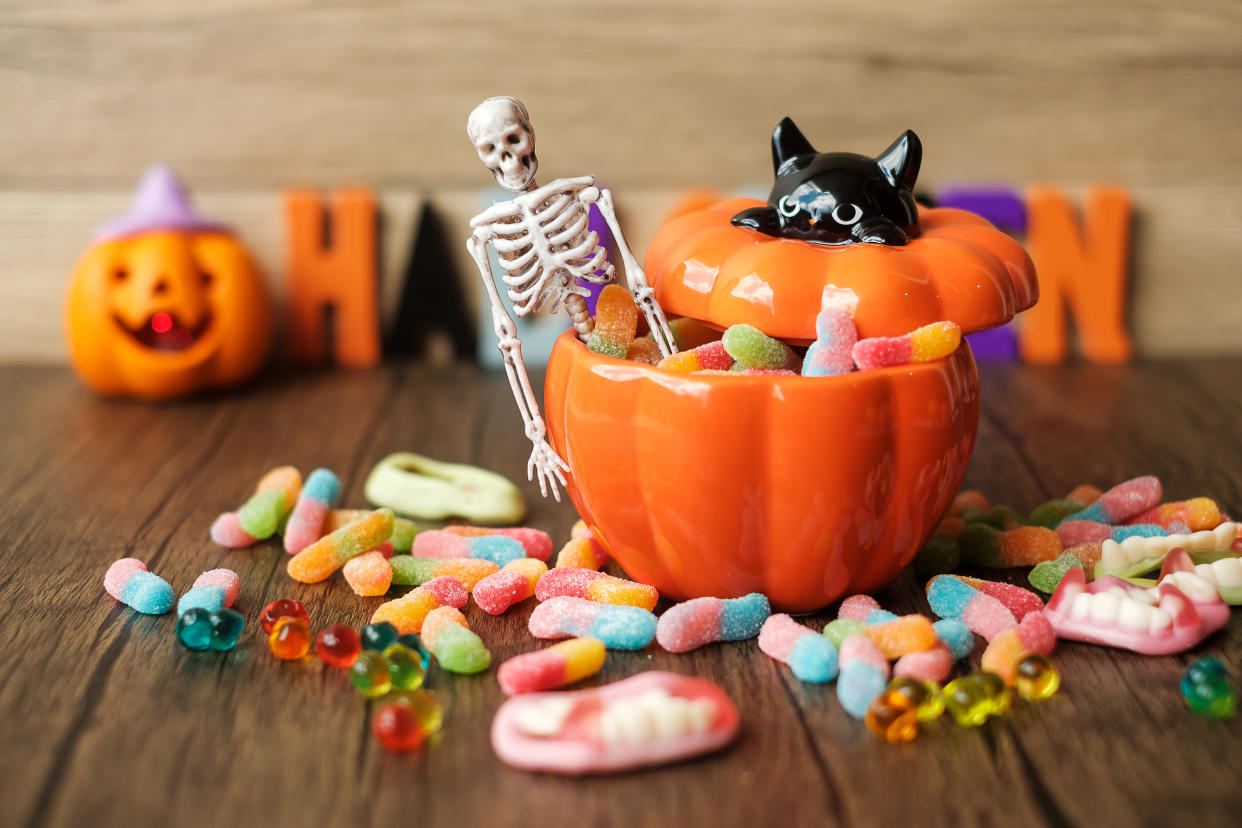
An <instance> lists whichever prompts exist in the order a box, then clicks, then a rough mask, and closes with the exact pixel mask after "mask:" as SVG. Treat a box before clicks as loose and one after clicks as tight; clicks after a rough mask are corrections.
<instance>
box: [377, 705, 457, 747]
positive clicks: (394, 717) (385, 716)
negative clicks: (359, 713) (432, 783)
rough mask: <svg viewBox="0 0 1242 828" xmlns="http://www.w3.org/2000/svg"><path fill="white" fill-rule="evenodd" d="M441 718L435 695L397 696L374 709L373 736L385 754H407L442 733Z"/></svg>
mask: <svg viewBox="0 0 1242 828" xmlns="http://www.w3.org/2000/svg"><path fill="white" fill-rule="evenodd" d="M441 716H442V713H441V710H440V703H439V701H437V700H436V697H435V695H434V694H432V693H430V692H428V691H425V690H420V691H418V692H416V693H401V694H397V695H396V696H395V697H394V698H393V699H392V701H387V702H384V703H383V704H381V705H380V706H379V707H377V708H376V709H375V713H374V714H372V716H371V734H372V735H373V736H374V737H375V741H377V742H379V743H380V746H381V747H383V748H384V750H387V751H388V752H390V753H408V752H409V751H412V750H417V749H418V748H419V747H421V746H422V744H423V742H425V741H426V740H427V738H428V737H429V736H431V735H433V734H434V733H436V731H438V730H439V729H440V722H441Z"/></svg>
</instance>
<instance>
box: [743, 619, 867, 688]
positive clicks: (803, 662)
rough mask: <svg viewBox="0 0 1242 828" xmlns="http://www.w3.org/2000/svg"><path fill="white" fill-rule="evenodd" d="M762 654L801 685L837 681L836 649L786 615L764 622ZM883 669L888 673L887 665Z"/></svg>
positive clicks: (761, 638)
mask: <svg viewBox="0 0 1242 828" xmlns="http://www.w3.org/2000/svg"><path fill="white" fill-rule="evenodd" d="M855 637H858V636H855ZM847 640H848V639H847ZM759 650H760V652H762V653H763V654H764V655H766V656H768V657H769V658H773V659H776V660H777V661H779V662H781V663H782V664H787V665H789V669H790V670H792V671H793V674H794V676H795V677H796V678H797V679H798V680H799V681H805V682H810V683H812V684H823V683H824V682H827V681H832V680H833V679H834V678H836V677H837V666H838V656H837V648H836V647H835V646H833V644H832V642H831V641H829V640H828V639H827V638H825V637H824V636H822V635H817V634H816V633H815V631H814V630H812V629H810V628H809V627H804V626H803V625H801V624H799V623H798V622H797V621H795V620H794V619H793V618H791V617H790V616H788V615H786V614H784V613H779V614H777V615H769V616H768V617H767V619H766V620H765V621H764V622H763V626H762V627H761V628H760V630H759ZM884 666H885V669H886V670H887V668H888V663H887V662H885V665H884ZM839 686H840V685H839V684H838V687H839Z"/></svg>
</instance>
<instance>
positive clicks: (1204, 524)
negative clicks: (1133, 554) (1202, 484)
mask: <svg viewBox="0 0 1242 828" xmlns="http://www.w3.org/2000/svg"><path fill="white" fill-rule="evenodd" d="M1222 520H1223V518H1221V514H1220V507H1219V506H1217V505H1216V501H1214V500H1212V499H1211V498H1209V497H1195V498H1191V499H1190V500H1179V501H1175V502H1173V503H1161V504H1160V505H1158V506H1152V507H1151V508H1150V509H1147V510H1145V511H1143V512H1139V513H1138V514H1137V515H1135V516H1134V517H1132V518H1130V519H1129V520H1127V521H1126V523H1131V524H1134V523H1137V524H1144V523H1148V524H1153V523H1154V524H1155V525H1157V526H1161V527H1164V528H1165V529H1166V530H1167V529H1169V528H1170V527H1172V526H1173V525H1174V524H1180V525H1181V526H1182V527H1184V528H1183V529H1182V531H1190V532H1200V531H1203V530H1205V529H1215V528H1216V527H1217V526H1219V525H1220V524H1221V521H1222Z"/></svg>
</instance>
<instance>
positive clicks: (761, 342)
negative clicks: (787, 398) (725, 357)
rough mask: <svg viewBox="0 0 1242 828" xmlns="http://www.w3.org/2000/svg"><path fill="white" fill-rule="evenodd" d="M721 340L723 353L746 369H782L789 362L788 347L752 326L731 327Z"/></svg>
mask: <svg viewBox="0 0 1242 828" xmlns="http://www.w3.org/2000/svg"><path fill="white" fill-rule="evenodd" d="M721 339H722V340H723V341H724V348H725V352H726V353H728V354H729V356H731V357H733V358H734V359H735V360H737V361H738V362H740V363H742V364H743V365H745V366H746V367H747V368H783V367H785V365H787V364H788V363H789V361H790V355H791V353H792V352H791V351H790V350H789V346H788V345H786V344H785V343H784V342H781V341H780V340H779V339H773V338H772V337H770V336H768V335H767V334H765V333H764V332H763V331H761V330H759V329H758V328H756V327H754V326H752V325H732V326H730V327H729V329H728V330H726V331H725V332H724V336H722V337H721Z"/></svg>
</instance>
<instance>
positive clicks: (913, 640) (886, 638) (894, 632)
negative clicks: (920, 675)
mask: <svg viewBox="0 0 1242 828" xmlns="http://www.w3.org/2000/svg"><path fill="white" fill-rule="evenodd" d="M864 634H865V635H866V636H867V638H870V639H871V641H872V642H873V643H874V644H875V645H876V647H878V648H879V650H880V652H881V653H883V654H884V657H885V658H886V659H889V660H892V659H896V658H901V657H902V656H903V655H905V654H906V653H914V652H918V651H919V650H926V649H927V648H928V647H931V646H933V645H934V644H935V643H936V630H935V629H934V628H933V627H932V622H931V621H930V620H929V619H928V618H926V617H924V616H922V615H917V614H914V615H903V616H901V617H900V618H896V619H894V620H892V621H886V622H885V623H883V624H875V625H871V626H868V627H867V628H866V630H865V633H864Z"/></svg>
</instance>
